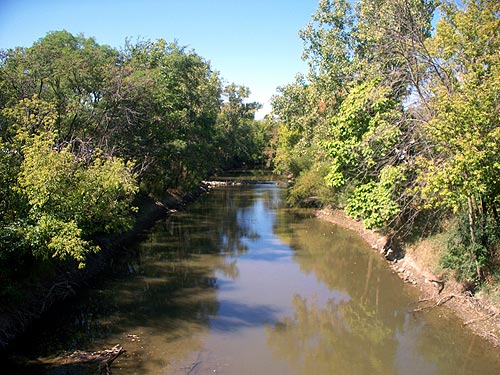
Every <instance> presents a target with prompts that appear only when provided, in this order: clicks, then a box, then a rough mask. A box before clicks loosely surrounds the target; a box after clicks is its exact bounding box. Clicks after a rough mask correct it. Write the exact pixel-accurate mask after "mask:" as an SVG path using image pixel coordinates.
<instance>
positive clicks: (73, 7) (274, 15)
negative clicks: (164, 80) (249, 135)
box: [0, 0, 318, 117]
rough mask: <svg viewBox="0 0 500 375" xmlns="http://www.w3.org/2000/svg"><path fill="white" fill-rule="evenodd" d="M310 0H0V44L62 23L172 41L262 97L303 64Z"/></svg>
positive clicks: (107, 34)
mask: <svg viewBox="0 0 500 375" xmlns="http://www.w3.org/2000/svg"><path fill="white" fill-rule="evenodd" d="M317 2H318V1H317V0H288V1H287V0H247V1H243V0H164V1H160V0H156V1H155V0H142V1H140V0H135V1H132V0H119V1H116V0H100V1H97V0H0V48H12V47H16V46H23V47H29V46H31V45H32V44H33V42H34V41H36V40H38V39H39V38H41V37H43V36H44V35H45V34H46V33H47V32H48V31H54V30H62V29H65V30H68V31H69V32H71V33H73V34H78V33H83V34H84V35H85V36H86V37H91V36H92V37H95V38H96V40H97V42H98V43H99V44H108V45H110V46H112V47H116V48H119V47H121V46H122V45H123V44H124V41H125V38H127V37H129V38H131V39H132V41H135V40H136V39H137V38H144V39H153V40H155V39H159V38H163V39H165V40H167V41H173V40H177V41H178V42H179V44H180V45H185V46H189V47H190V48H193V49H194V50H195V51H196V52H197V53H198V54H199V55H201V56H202V57H204V58H205V59H207V60H209V61H211V63H212V68H213V69H216V70H218V71H219V72H220V73H221V76H222V77H223V78H224V79H225V80H226V81H227V82H235V83H237V84H240V85H245V86H247V87H249V88H250V90H251V91H252V96H251V100H255V101H259V102H261V103H263V104H265V108H264V110H263V111H261V113H260V114H259V116H258V117H262V115H263V114H264V113H266V112H268V111H269V109H270V107H269V105H268V104H267V103H268V101H269V99H270V97H271V95H273V94H274V93H275V90H276V87H277V86H280V85H283V84H286V83H290V82H292V81H293V80H294V77H295V75H296V73H298V72H303V73H305V72H306V71H307V67H306V64H305V63H304V62H303V61H302V60H301V53H302V41H301V40H300V38H299V37H298V31H299V30H300V29H301V28H303V27H305V25H306V24H307V22H309V21H310V19H311V15H312V14H313V13H314V12H315V10H316V7H317Z"/></svg>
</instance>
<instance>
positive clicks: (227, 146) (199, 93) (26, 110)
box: [0, 31, 265, 278]
mask: <svg viewBox="0 0 500 375" xmlns="http://www.w3.org/2000/svg"><path fill="white" fill-rule="evenodd" d="M0 58H1V59H0V161H1V163H0V199H1V201H0V267H1V268H2V269H6V270H9V271H7V272H6V273H4V274H3V275H2V276H0V277H5V278H9V277H12V278H16V277H19V274H18V273H19V269H22V268H23V266H22V265H23V264H24V265H28V264H36V263H37V262H39V263H40V264H45V265H48V264H51V263H52V264H58V263H60V261H64V260H68V261H72V262H75V264H76V265H79V266H80V267H82V266H84V264H85V259H86V256H87V254H89V253H90V252H94V251H97V250H98V248H97V247H96V245H95V244H94V243H93V237H94V236H95V235H97V234H102V233H114V232H120V231H123V230H126V229H128V228H130V225H131V224H132V222H131V217H130V212H131V211H133V210H134V208H133V207H132V203H133V199H134V196H135V194H136V193H137V192H138V191H139V189H141V190H142V191H143V192H144V193H147V194H153V195H155V196H156V197H159V198H161V197H162V195H163V194H165V193H166V191H167V190H168V189H172V188H175V189H177V188H180V189H190V188H192V187H194V186H195V185H197V184H199V183H200V181H201V180H202V179H203V178H206V177H208V175H209V174H210V173H213V172H214V171H216V170H217V169H219V168H222V167H225V166H236V165H239V164H242V163H254V162H260V161H261V160H262V155H263V150H264V147H265V132H263V129H262V124H260V123H258V122H256V121H255V120H254V113H255V111H256V110H257V109H258V108H259V105H258V104H257V103H247V102H246V100H247V98H248V96H249V90H248V89H247V88H245V87H240V86H236V85H233V84H232V85H227V86H224V85H223V83H222V79H221V78H220V76H219V73H218V72H216V71H214V70H213V69H212V68H211V66H210V64H209V63H208V62H207V61H206V60H204V59H203V58H202V57H200V56H199V55H197V54H196V53H195V52H194V51H188V50H186V49H185V48H183V47H181V46H179V45H177V44H176V43H167V42H165V41H163V40H157V41H139V42H137V43H135V44H132V43H129V42H128V43H126V44H125V46H124V48H123V49H122V50H120V51H119V50H116V49H114V48H111V47H109V46H103V45H99V44H98V43H96V41H95V40H94V39H93V38H86V37H84V36H83V35H77V36H75V35H72V34H70V33H69V32H67V31H57V32H51V33H48V34H47V35H46V36H45V37H43V38H41V39H40V40H38V41H37V42H35V43H34V44H33V45H32V46H31V47H27V48H21V47H19V48H15V49H10V50H4V51H1V54H0ZM25 268H26V269H28V268H29V267H25ZM16 270H17V271H16ZM16 272H17V274H16ZM16 275H17V276H16Z"/></svg>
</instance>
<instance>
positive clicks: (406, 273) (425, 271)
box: [316, 209, 500, 347]
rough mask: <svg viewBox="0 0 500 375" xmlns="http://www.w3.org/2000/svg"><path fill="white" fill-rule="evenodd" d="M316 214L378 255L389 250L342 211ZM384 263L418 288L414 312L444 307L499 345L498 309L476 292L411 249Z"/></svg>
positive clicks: (382, 239)
mask: <svg viewBox="0 0 500 375" xmlns="http://www.w3.org/2000/svg"><path fill="white" fill-rule="evenodd" d="M316 216H317V217H318V218H319V219H321V220H325V221H328V222H331V223H333V224H336V225H339V226H341V227H343V228H347V229H350V230H353V231H355V232H356V233H358V234H359V235H360V236H361V237H362V238H363V239H364V240H365V241H366V242H367V243H368V244H369V245H370V246H371V247H372V248H373V249H374V250H377V251H378V252H380V254H381V256H384V255H387V253H388V252H391V251H392V249H390V246H388V245H389V240H388V238H387V237H385V236H383V235H381V234H380V233H377V232H375V231H372V230H368V229H365V228H364V226H363V222H362V221H356V220H354V219H351V218H350V217H348V216H347V215H346V214H345V213H344V212H343V211H342V210H333V209H322V210H318V211H316ZM385 258H386V261H387V265H388V266H389V267H390V268H391V269H392V270H393V272H394V273H396V274H397V275H398V276H399V277H400V278H401V279H402V280H403V281H404V282H406V283H408V284H411V285H413V286H414V287H415V288H418V289H419V291H420V301H419V306H418V307H417V308H416V309H415V310H413V312H414V313H418V314H422V313H423V314H425V312H426V311H430V310H431V309H434V308H444V309H448V310H449V311H450V312H452V313H453V314H454V315H455V316H456V317H457V318H458V319H459V320H460V321H461V322H462V324H463V326H464V329H470V330H471V331H472V332H474V333H475V334H477V335H479V336H481V337H483V338H484V339H486V340H487V341H488V342H490V343H491V344H492V345H493V346H495V347H500V309H498V307H496V306H493V305H491V304H489V303H488V302H486V301H485V300H484V299H482V298H481V297H479V296H477V295H472V294H471V293H470V292H469V291H467V290H466V288H464V286H463V285H461V284H460V283H458V282H456V281H453V280H446V279H444V278H442V277H441V276H440V275H435V274H433V273H432V272H431V271H430V270H429V268H428V264H425V265H424V264H422V262H419V261H418V260H417V259H415V257H414V256H412V254H411V252H406V254H405V255H404V257H403V258H401V259H397V260H387V258H388V257H387V256H385Z"/></svg>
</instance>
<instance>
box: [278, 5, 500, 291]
mask: <svg viewBox="0 0 500 375" xmlns="http://www.w3.org/2000/svg"><path fill="white" fill-rule="evenodd" d="M499 14H500V3H499V2H498V1H494V0H467V1H463V2H459V3H457V4H455V3H451V2H447V1H439V0H391V1H389V0H380V1H369V0H358V1H356V2H355V3H354V5H351V2H349V1H348V0H321V1H320V2H319V7H318V10H317V12H316V14H315V15H313V18H312V21H311V23H310V24H309V25H308V26H307V27H306V28H305V29H304V30H302V31H301V33H300V35H301V38H302V39H303V41H304V45H305V49H304V59H305V60H306V61H307V62H308V63H309V66H310V71H309V74H308V75H307V77H303V76H298V77H297V80H296V81H295V82H294V83H291V84H288V85H286V86H284V87H282V88H280V92H279V95H277V96H276V97H275V98H274V101H273V108H274V126H275V129H276V130H275V132H276V134H277V136H276V138H275V140H274V145H275V147H276V153H275V157H274V163H275V167H276V170H277V171H279V172H282V173H290V174H292V175H293V177H294V183H293V185H292V187H291V190H290V193H289V197H290V201H291V202H294V203H300V202H301V201H303V200H305V199H307V198H309V197H311V196H314V197H317V198H319V199H321V200H322V202H323V203H325V204H326V203H333V204H336V205H337V206H339V207H342V208H345V210H346V212H347V213H348V214H349V215H351V216H352V217H353V218H356V219H363V221H364V224H365V226H367V227H368V228H380V229H382V230H385V231H389V232H393V233H394V232H395V233H400V234H402V233H403V232H408V229H409V228H410V230H411V228H412V227H413V225H415V224H417V223H421V222H424V221H425V222H426V223H432V222H436V220H434V221H432V220H429V218H431V217H433V218H439V219H437V222H443V218H446V219H447V220H451V221H453V219H450V218H456V219H455V221H456V223H457V224H456V229H455V230H453V231H451V232H450V241H449V252H448V254H447V255H446V257H445V259H444V260H443V265H444V266H445V267H450V268H453V269H457V270H458V276H459V278H462V279H464V280H467V281H470V282H472V283H478V282H479V283H480V282H482V281H483V280H484V279H485V278H486V276H487V275H488V274H490V275H491V274H492V273H493V272H494V268H495V262H496V259H497V258H498V255H499V250H500V249H499V242H500V241H499V235H500V230H499V228H500V221H499V220H500V219H499V217H498V208H499V206H500V188H499V187H500V178H499V176H500V173H499V172H500V162H499V155H500V117H499V112H500V96H499V94H498V93H499V92H500V54H499V53H498V51H499V50H500V18H499ZM436 19H438V21H437V23H435V21H434V23H433V20H436ZM422 218H424V220H423V219H422ZM424 229H425V228H424ZM419 230H422V228H419ZM472 270H473V271H472Z"/></svg>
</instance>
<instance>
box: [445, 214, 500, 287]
mask: <svg viewBox="0 0 500 375" xmlns="http://www.w3.org/2000/svg"><path fill="white" fill-rule="evenodd" d="M474 230H475V234H476V242H473V241H472V239H471V234H470V227H469V218H468V215H467V214H465V213H463V214H461V215H460V216H459V217H458V220H457V223H456V224H455V226H454V227H453V228H452V229H451V230H450V232H449V236H448V240H447V252H446V253H445V255H444V256H443V258H442V259H441V265H442V266H443V267H444V268H448V269H451V270H454V271H455V272H456V277H457V279H458V280H459V281H462V282H466V283H470V284H472V285H476V286H477V285H479V283H480V282H481V281H482V280H480V275H479V274H478V272H477V269H478V267H479V268H480V269H482V270H484V271H486V272H492V271H493V267H492V266H493V265H492V259H494V258H495V254H496V253H497V252H498V239H499V238H500V224H499V223H498V222H496V221H495V220H494V219H493V218H491V217H486V218H485V219H484V220H483V221H480V220H478V221H477V222H476V223H475V228H474Z"/></svg>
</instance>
